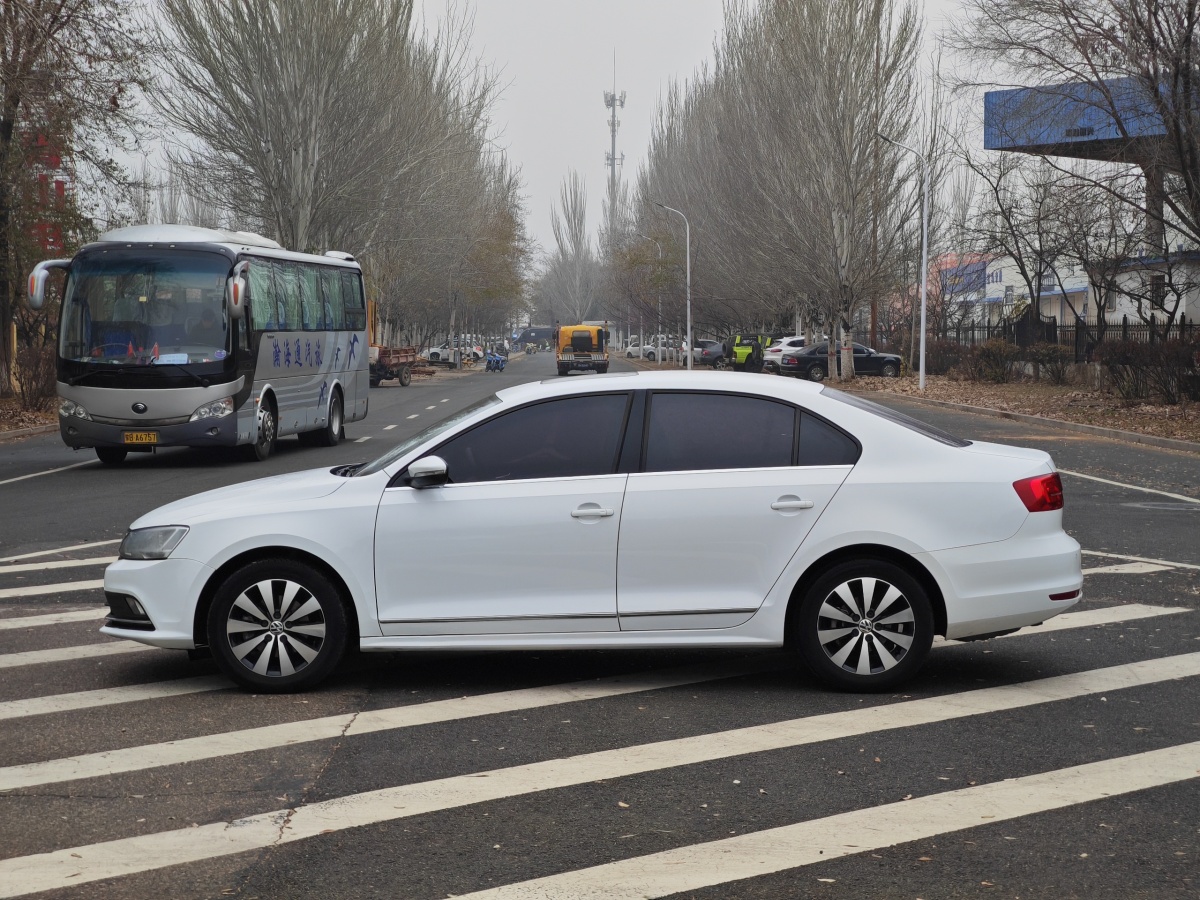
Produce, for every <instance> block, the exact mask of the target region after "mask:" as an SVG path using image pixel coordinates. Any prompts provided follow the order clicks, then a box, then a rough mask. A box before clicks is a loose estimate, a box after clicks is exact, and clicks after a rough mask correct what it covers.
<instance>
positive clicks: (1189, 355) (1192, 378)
mask: <svg viewBox="0 0 1200 900" xmlns="http://www.w3.org/2000/svg"><path fill="white" fill-rule="evenodd" d="M1095 358H1096V361H1097V362H1099V363H1100V364H1101V365H1103V366H1104V367H1105V369H1106V370H1107V371H1108V374H1109V377H1110V378H1111V379H1112V383H1113V387H1114V388H1115V389H1116V391H1117V394H1119V395H1120V397H1121V398H1122V399H1124V400H1146V399H1149V398H1151V397H1156V398H1158V399H1160V400H1161V401H1162V402H1163V403H1165V404H1167V405H1168V406H1174V405H1175V404H1177V403H1179V402H1180V401H1181V400H1182V399H1183V398H1184V397H1187V398H1188V399H1192V400H1200V342H1197V341H1181V340H1170V341H1157V342H1155V343H1153V344H1142V343H1139V342H1137V341H1105V342H1104V343H1102V344H1099V345H1097V347H1096V351H1095Z"/></svg>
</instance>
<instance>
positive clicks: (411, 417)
mask: <svg viewBox="0 0 1200 900" xmlns="http://www.w3.org/2000/svg"><path fill="white" fill-rule="evenodd" d="M420 415H421V414H420V413H413V414H412V415H411V416H409V418H410V419H415V418H417V417H419V416H420Z"/></svg>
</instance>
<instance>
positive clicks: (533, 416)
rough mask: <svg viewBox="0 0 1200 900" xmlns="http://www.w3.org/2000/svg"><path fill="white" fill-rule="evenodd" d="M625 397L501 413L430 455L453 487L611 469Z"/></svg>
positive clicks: (606, 396)
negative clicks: (436, 458)
mask: <svg viewBox="0 0 1200 900" xmlns="http://www.w3.org/2000/svg"><path fill="white" fill-rule="evenodd" d="M628 405H629V395H628V394H590V395H585V396H581V397H568V398H565V399H562V400H549V401H546V402H544V403H536V404H534V405H532V406H525V407H522V408H521V409H516V410H513V411H512V412H510V413H505V414H504V415H502V416H498V417H497V418H495V419H492V420H490V421H487V422H484V423H483V424H482V425H479V426H477V427H475V428H472V429H471V430H470V431H468V432H466V433H465V434H461V435H459V436H457V437H455V438H452V439H450V440H449V441H447V442H446V443H445V444H443V445H442V446H441V447H439V448H438V449H437V450H434V451H433V453H434V455H436V456H440V457H442V458H443V459H444V460H446V464H447V469H448V472H449V475H450V480H451V481H452V482H454V483H456V484H463V483H467V482H479V481H514V480H518V479H525V478H572V477H581V476H585V475H608V474H611V473H612V472H614V471H616V465H617V448H618V447H619V446H620V441H621V434H622V431H623V428H624V424H625V410H626V408H627V407H628Z"/></svg>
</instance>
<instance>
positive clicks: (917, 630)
mask: <svg viewBox="0 0 1200 900" xmlns="http://www.w3.org/2000/svg"><path fill="white" fill-rule="evenodd" d="M800 603H801V605H800V610H799V614H798V615H797V616H796V617H795V619H794V621H793V629H794V630H793V634H792V637H793V640H794V643H795V644H796V645H797V647H798V648H799V650H800V655H801V658H802V659H803V661H804V664H805V665H806V666H807V667H808V668H809V670H811V672H812V673H813V675H815V676H816V677H817V678H818V679H819V680H821V681H823V682H825V683H826V684H829V685H832V686H834V687H838V688H842V689H844V690H851V691H885V690H890V689H891V688H893V687H895V686H896V685H898V684H900V683H901V682H903V681H906V680H907V679H909V678H911V677H912V676H913V675H914V674H915V673H916V671H917V670H918V669H919V668H920V667H921V665H922V663H924V661H925V658H926V656H928V655H929V648H930V647H931V646H932V645H933V627H934V626H933V609H932V605H931V603H930V601H929V596H928V594H926V592H925V589H924V588H922V587H921V585H920V583H919V582H918V581H917V580H916V579H915V578H913V577H912V576H911V575H909V574H908V572H906V571H905V570H904V569H902V568H900V567H899V566H897V565H895V564H893V563H889V562H885V561H883V560H877V559H857V560H850V561H847V562H843V563H839V564H838V565H836V566H834V567H833V568H831V569H830V570H829V571H827V572H826V573H825V574H823V575H822V576H821V577H820V578H818V579H817V581H816V582H815V583H814V584H813V585H812V586H811V587H810V588H809V590H808V592H807V593H806V594H805V595H804V597H802V598H800Z"/></svg>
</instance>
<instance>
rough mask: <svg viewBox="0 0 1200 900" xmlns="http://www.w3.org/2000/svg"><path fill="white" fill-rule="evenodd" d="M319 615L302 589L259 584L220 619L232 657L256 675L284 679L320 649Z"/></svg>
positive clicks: (284, 582) (281, 582) (284, 583)
mask: <svg viewBox="0 0 1200 900" xmlns="http://www.w3.org/2000/svg"><path fill="white" fill-rule="evenodd" d="M325 624H326V623H325V611H324V609H323V608H322V606H321V602H320V601H319V600H318V599H317V598H316V597H315V596H313V594H312V593H311V592H310V591H309V590H308V589H307V588H305V587H304V586H303V585H301V584H298V583H297V582H295V581H291V580H289V579H265V580H263V581H259V582H256V583H255V584H252V585H250V586H249V587H247V588H246V589H245V590H243V591H242V592H241V593H240V594H239V595H238V596H237V598H236V599H235V600H234V601H233V605H232V606H231V607H230V609H229V613H228V615H227V616H226V618H225V637H226V640H227V641H228V642H229V648H230V650H231V651H232V652H233V655H234V657H235V658H236V659H237V660H239V661H240V662H241V664H242V665H243V666H245V667H246V668H247V669H249V670H250V671H251V672H254V673H255V674H256V675H263V676H267V677H271V676H274V677H284V678H286V677H289V676H292V675H295V674H296V673H297V672H300V671H301V670H303V669H304V668H305V667H307V666H308V665H309V663H311V662H312V661H313V660H314V659H316V658H317V656H318V655H319V654H320V652H321V648H322V647H323V646H324V644H325Z"/></svg>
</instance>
